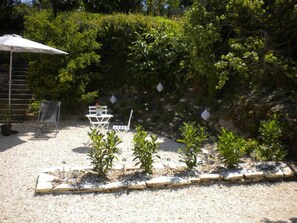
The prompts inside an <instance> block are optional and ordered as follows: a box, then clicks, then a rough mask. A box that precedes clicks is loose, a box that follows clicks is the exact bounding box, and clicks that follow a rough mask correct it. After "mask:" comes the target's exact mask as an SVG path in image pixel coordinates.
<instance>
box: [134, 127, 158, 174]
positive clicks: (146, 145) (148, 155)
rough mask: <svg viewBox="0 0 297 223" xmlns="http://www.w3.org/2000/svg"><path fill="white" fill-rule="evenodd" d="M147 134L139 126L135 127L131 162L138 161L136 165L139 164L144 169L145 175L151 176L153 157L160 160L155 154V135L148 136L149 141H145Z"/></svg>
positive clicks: (156, 145) (156, 146)
mask: <svg viewBox="0 0 297 223" xmlns="http://www.w3.org/2000/svg"><path fill="white" fill-rule="evenodd" d="M147 137H148V132H146V131H144V130H143V128H142V127H141V126H136V133H135V134H134V136H133V142H134V148H133V156H135V158H134V159H133V161H135V160H138V162H137V163H136V165H138V164H140V167H141V168H144V171H145V173H147V174H152V172H153V161H154V160H153V156H154V155H155V156H156V157H158V158H160V157H159V156H158V155H156V153H157V148H158V143H157V142H156V141H157V139H158V138H157V136H156V135H150V139H151V141H149V140H148V139H147Z"/></svg>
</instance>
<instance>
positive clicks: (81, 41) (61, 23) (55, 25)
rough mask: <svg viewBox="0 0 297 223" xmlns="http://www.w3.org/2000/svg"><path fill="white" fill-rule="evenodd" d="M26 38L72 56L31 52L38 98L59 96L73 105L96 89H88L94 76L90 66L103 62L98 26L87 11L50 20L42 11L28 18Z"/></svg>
mask: <svg viewBox="0 0 297 223" xmlns="http://www.w3.org/2000/svg"><path fill="white" fill-rule="evenodd" d="M25 25H26V30H25V35H26V37H28V38H30V39H33V40H36V41H39V42H42V43H45V44H48V45H51V46H53V47H56V48H59V49H61V50H64V51H66V52H68V55H66V56H65V55H30V57H31V61H32V62H31V63H30V70H29V74H28V81H29V85H30V88H31V89H32V90H33V91H34V93H35V94H36V96H37V98H45V99H53V98H55V99H59V100H62V101H63V102H64V103H65V105H66V106H67V105H68V106H71V105H74V104H77V103H79V102H80V101H82V100H83V99H88V96H89V95H94V94H95V95H96V92H86V85H87V83H88V81H89V80H90V78H91V76H92V72H91V71H90V70H89V69H88V66H90V65H91V64H96V63H98V62H99V59H100V56H99V55H98V54H97V52H96V51H97V50H98V49H99V47H100V44H99V43H98V42H97V41H96V35H97V28H96V26H95V25H94V23H93V20H92V17H91V16H90V15H86V14H72V15H69V14H63V15H62V14H61V15H59V16H58V17H56V18H55V19H52V20H49V17H48V15H47V14H43V13H39V14H37V15H35V16H28V17H27V18H26V23H25Z"/></svg>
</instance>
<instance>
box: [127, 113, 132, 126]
mask: <svg viewBox="0 0 297 223" xmlns="http://www.w3.org/2000/svg"><path fill="white" fill-rule="evenodd" d="M132 114H133V109H131V112H130V117H129V121H128V125H127V126H128V129H130V124H131V118H132Z"/></svg>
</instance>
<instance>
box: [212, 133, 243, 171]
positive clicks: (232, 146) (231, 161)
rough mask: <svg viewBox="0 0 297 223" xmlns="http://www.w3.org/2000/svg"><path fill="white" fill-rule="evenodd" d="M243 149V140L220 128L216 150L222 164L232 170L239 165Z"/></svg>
mask: <svg viewBox="0 0 297 223" xmlns="http://www.w3.org/2000/svg"><path fill="white" fill-rule="evenodd" d="M244 149H245V140H244V139H243V138H242V137H240V136H238V135H236V134H235V133H233V132H231V131H227V130H226V129H225V128H222V133H221V135H219V141H218V147H217V150H218V152H219V154H220V155H221V156H222V157H223V162H224V164H225V165H226V166H227V167H228V168H233V167H235V166H236V165H237V164H238V163H239V159H240V158H241V157H242V155H243V153H244Z"/></svg>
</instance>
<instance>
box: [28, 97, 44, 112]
mask: <svg viewBox="0 0 297 223" xmlns="http://www.w3.org/2000/svg"><path fill="white" fill-rule="evenodd" d="M41 101H42V100H36V101H33V102H32V103H31V104H30V106H29V112H30V113H33V114H38V112H39V110H40V105H41Z"/></svg>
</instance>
